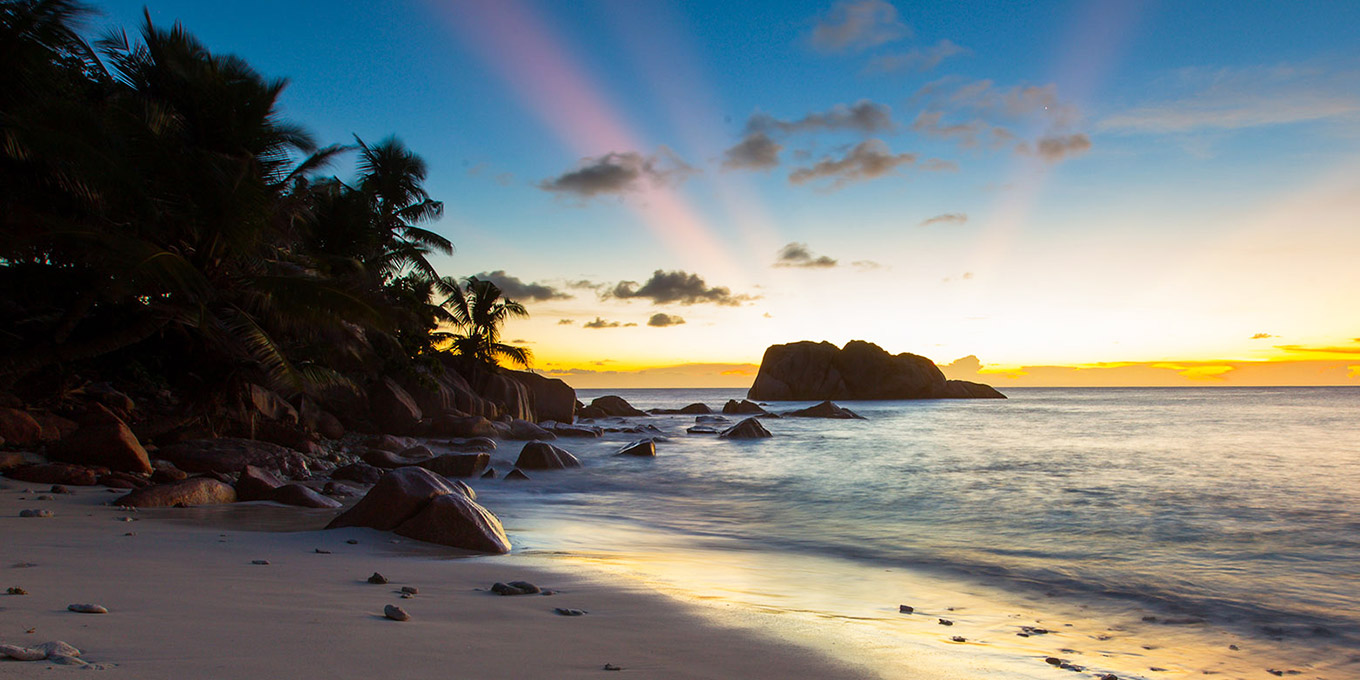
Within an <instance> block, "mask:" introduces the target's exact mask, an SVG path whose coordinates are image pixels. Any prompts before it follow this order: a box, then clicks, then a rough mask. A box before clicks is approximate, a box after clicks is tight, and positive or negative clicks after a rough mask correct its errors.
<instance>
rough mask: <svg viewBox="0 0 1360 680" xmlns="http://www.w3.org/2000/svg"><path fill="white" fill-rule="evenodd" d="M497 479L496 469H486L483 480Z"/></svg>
mask: <svg viewBox="0 0 1360 680" xmlns="http://www.w3.org/2000/svg"><path fill="white" fill-rule="evenodd" d="M495 478H496V468H487V469H486V472H483V473H482V479H495Z"/></svg>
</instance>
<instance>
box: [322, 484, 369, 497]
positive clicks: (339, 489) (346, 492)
mask: <svg viewBox="0 0 1360 680" xmlns="http://www.w3.org/2000/svg"><path fill="white" fill-rule="evenodd" d="M321 493H324V494H326V495H327V496H334V497H335V498H350V497H351V496H358V495H359V494H361V493H363V491H362V490H360V489H359V488H357V487H354V486H350V485H349V484H346V483H344V482H326V487H325V488H324V489H322V491H321Z"/></svg>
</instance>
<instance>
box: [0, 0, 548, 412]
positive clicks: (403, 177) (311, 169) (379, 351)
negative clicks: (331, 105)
mask: <svg viewBox="0 0 1360 680" xmlns="http://www.w3.org/2000/svg"><path fill="white" fill-rule="evenodd" d="M89 16H90V10H89V8H87V7H86V6H85V5H83V4H81V3H79V2H76V1H75V0H0V63H3V64H5V68H4V69H0V318H3V319H5V323H4V324H3V325H0V387H3V386H6V385H9V386H14V385H16V384H22V383H30V384H38V383H41V384H58V385H60V384H65V383H69V382H73V381H74V378H73V376H74V375H76V374H77V373H79V374H80V375H82V376H88V375H90V374H94V375H99V376H102V377H104V378H105V379H108V378H111V377H115V374H118V375H119V376H120V377H124V378H125V377H127V376H126V374H128V373H129V372H135V373H137V374H138V375H139V376H141V377H142V378H143V379H145V380H153V381H158V382H162V383H165V384H167V386H173V387H176V388H178V391H179V392H181V393H192V394H197V395H199V396H201V397H203V398H208V397H209V396H211V395H223V394H240V393H241V392H242V391H243V390H244V388H245V386H246V385H248V384H251V383H256V384H262V385H266V386H268V387H270V388H272V389H275V390H278V391H280V392H283V393H285V394H297V393H299V392H311V391H322V390H332V389H335V388H337V387H345V386H353V385H356V384H359V383H362V382H365V381H368V380H371V379H373V378H375V377H377V376H380V375H386V374H391V373H393V372H402V371H407V372H419V371H430V370H439V366H440V365H441V362H440V361H439V359H440V357H441V355H443V354H444V353H445V352H447V351H452V352H453V353H457V354H462V355H464V357H466V359H467V360H468V361H479V362H488V363H494V362H496V361H498V360H508V361H510V362H512V363H514V364H517V365H520V366H527V365H528V363H529V359H530V356H529V353H528V351H527V350H524V349H521V348H517V347H512V346H509V345H505V344H502V343H501V342H500V326H501V324H503V323H504V322H505V320H506V319H508V318H510V317H516V316H526V313H525V311H524V308H523V306H521V305H519V304H517V303H515V302H513V301H510V300H503V299H501V292H500V290H499V289H497V288H496V287H495V285H494V284H492V283H490V282H489V281H477V280H475V279H470V280H468V282H467V287H466V289H464V288H463V287H461V286H459V285H458V283H457V282H456V281H454V280H452V279H449V278H445V277H441V276H440V275H439V274H438V272H436V271H435V268H434V267H433V266H432V265H431V263H430V261H429V259H428V257H429V256H430V255H432V254H436V253H444V254H447V253H450V252H452V250H453V246H452V244H451V243H450V242H449V240H448V239H446V238H444V237H443V236H440V235H439V234H437V233H435V232H433V231H430V230H429V229H427V228H426V226H423V225H428V224H429V223H430V222H432V221H434V220H437V219H438V218H439V217H440V216H441V215H442V213H443V204H442V203H440V202H439V201H436V200H433V199H432V198H431V197H430V196H429V194H428V193H427V192H426V190H425V189H424V187H423V183H424V180H425V177H426V167H425V163H424V161H422V160H421V159H420V157H419V156H417V155H416V154H415V153H413V152H412V151H411V150H409V149H407V148H406V147H405V146H404V145H403V144H402V143H401V142H400V141H399V140H397V139H396V138H395V137H389V138H387V139H384V140H382V141H380V142H377V143H375V144H370V143H367V142H365V141H364V140H362V139H358V138H357V137H356V138H355V140H354V145H353V146H349V147H342V146H326V147H320V146H319V145H318V144H317V143H316V142H315V141H314V140H313V139H312V138H311V136H310V135H309V134H308V133H307V132H306V131H305V130H304V129H302V128H301V127H299V126H297V125H294V124H292V123H289V122H287V121H285V120H282V119H281V117H280V116H279V111H278V100H279V96H280V94H281V93H282V92H283V90H284V87H285V85H286V81H284V80H277V79H268V78H265V77H263V76H261V75H260V74H259V73H257V72H255V71H254V70H253V69H252V68H251V67H250V66H249V65H248V64H247V63H245V62H244V61H243V60H241V59H239V58H237V57H234V56H222V55H217V54H213V53H212V52H211V51H209V50H208V49H207V48H206V47H205V46H204V45H202V44H201V43H200V42H199V41H198V40H196V39H195V38H194V37H193V36H192V35H190V34H189V33H188V32H186V31H185V30H184V29H183V28H182V27H181V26H179V25H178V24H176V25H175V26H173V27H171V28H164V27H160V26H155V25H153V24H152V22H151V19H150V15H149V14H147V16H146V18H145V20H144V23H143V24H142V26H141V27H140V32H139V35H138V36H137V37H136V38H135V39H130V38H129V37H128V36H127V35H125V34H122V33H118V34H113V35H108V36H105V37H104V38H103V39H101V40H99V41H98V42H97V43H95V44H93V45H91V44H90V43H88V42H87V41H86V40H85V39H84V38H82V35H81V32H82V29H83V28H84V26H83V23H82V22H83V21H85V20H87V19H88V17H89ZM348 152H356V153H357V158H358V163H357V177H356V178H355V180H354V181H352V182H345V181H342V180H341V179H339V178H337V177H333V176H331V177H324V176H320V175H319V172H320V171H321V170H323V169H324V168H326V167H328V166H329V165H330V164H331V163H333V162H334V161H336V160H337V158H339V157H340V156H341V155H342V154H345V153H348ZM446 299H447V300H448V301H449V302H448V304H447V305H444V304H441V303H439V302H436V301H442V300H446ZM445 323H446V324H452V325H454V326H457V327H458V332H457V333H453V332H450V331H446V330H441V324H445ZM191 398H192V397H191Z"/></svg>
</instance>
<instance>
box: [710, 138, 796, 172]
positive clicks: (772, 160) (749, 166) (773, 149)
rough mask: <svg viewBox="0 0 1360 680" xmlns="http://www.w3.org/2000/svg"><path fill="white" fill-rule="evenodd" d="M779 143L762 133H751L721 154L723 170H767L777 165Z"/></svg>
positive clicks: (781, 146) (780, 148) (780, 146)
mask: <svg viewBox="0 0 1360 680" xmlns="http://www.w3.org/2000/svg"><path fill="white" fill-rule="evenodd" d="M783 149H784V147H783V145H781V144H780V143H779V142H776V141H774V140H773V139H770V136H769V135H768V134H765V133H764V132H751V133H748V134H747V135H746V136H745V137H743V138H742V139H741V141H740V142H737V144H736V145H735V146H733V147H732V148H730V149H728V150H727V151H726V152H725V153H724V154H723V163H722V167H723V169H724V170H769V169H771V168H774V167H776V166H778V165H779V152H780V151H782V150H783Z"/></svg>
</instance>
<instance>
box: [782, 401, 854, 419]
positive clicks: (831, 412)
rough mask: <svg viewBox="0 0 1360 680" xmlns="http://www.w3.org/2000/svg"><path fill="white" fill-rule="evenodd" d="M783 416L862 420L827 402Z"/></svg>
mask: <svg viewBox="0 0 1360 680" xmlns="http://www.w3.org/2000/svg"><path fill="white" fill-rule="evenodd" d="M784 415H786V416H789V417H792V418H839V419H842V420H864V416H862V415H860V414H858V413H855V412H854V411H851V410H850V409H848V408H842V407H840V406H837V405H835V404H833V403H831V402H829V401H824V402H822V403H820V404H817V405H816V406H809V407H807V408H804V409H798V410H797V411H789V412H788V413H785V414H784Z"/></svg>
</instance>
